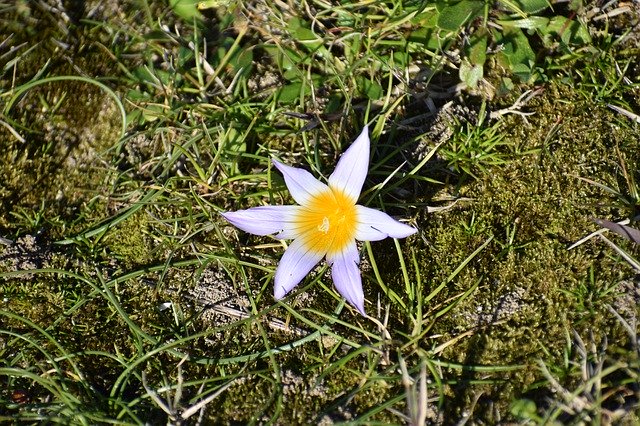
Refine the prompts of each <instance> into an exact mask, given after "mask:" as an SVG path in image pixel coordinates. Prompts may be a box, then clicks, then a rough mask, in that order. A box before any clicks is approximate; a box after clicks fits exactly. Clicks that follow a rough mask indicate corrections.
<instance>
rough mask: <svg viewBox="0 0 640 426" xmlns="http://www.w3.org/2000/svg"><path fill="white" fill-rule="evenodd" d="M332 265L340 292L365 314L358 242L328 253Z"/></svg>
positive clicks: (334, 281)
mask: <svg viewBox="0 0 640 426" xmlns="http://www.w3.org/2000/svg"><path fill="white" fill-rule="evenodd" d="M327 261H328V262H329V263H330V264H331V265H332V266H331V276H332V277H333V284H334V285H335V286H336V289H337V290H338V293H340V294H341V295H342V297H344V298H345V299H347V302H349V303H351V304H352V305H353V306H355V308H356V309H357V310H358V311H359V312H360V313H361V314H362V315H364V316H366V315H367V314H366V313H365V311H364V293H363V291H362V277H361V276H360V268H359V267H358V263H359V262H360V256H359V254H358V247H357V246H356V242H355V241H354V242H353V243H351V244H349V245H348V246H347V247H346V248H345V249H344V250H343V251H342V252H340V253H336V254H331V255H327Z"/></svg>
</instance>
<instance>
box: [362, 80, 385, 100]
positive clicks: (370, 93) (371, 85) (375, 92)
mask: <svg viewBox="0 0 640 426" xmlns="http://www.w3.org/2000/svg"><path fill="white" fill-rule="evenodd" d="M356 82H357V84H358V90H359V91H360V93H362V94H363V95H366V96H367V98H369V99H371V100H376V99H380V98H381V97H382V93H383V90H382V86H381V85H380V84H379V83H378V82H377V81H371V80H369V79H368V78H366V77H357V78H356Z"/></svg>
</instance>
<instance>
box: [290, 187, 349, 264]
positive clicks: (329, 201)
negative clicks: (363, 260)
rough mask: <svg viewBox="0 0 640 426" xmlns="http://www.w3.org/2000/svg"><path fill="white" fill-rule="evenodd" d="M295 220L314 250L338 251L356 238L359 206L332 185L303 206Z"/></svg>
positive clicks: (304, 239)
mask: <svg viewBox="0 0 640 426" xmlns="http://www.w3.org/2000/svg"><path fill="white" fill-rule="evenodd" d="M294 222H295V228H296V230H297V231H298V233H299V235H300V238H302V239H303V241H305V245H306V246H307V248H308V249H309V250H310V251H313V252H316V253H323V254H325V253H329V254H332V253H338V252H340V251H342V250H343V249H344V248H345V247H346V246H347V244H349V243H350V242H351V241H353V239H354V238H355V233H356V222H357V218H356V206H355V204H354V203H353V201H352V200H350V199H349V197H347V196H346V195H345V194H344V193H343V192H342V191H340V190H338V189H335V188H329V190H328V191H325V192H323V193H320V194H318V195H316V196H315V197H313V198H312V199H311V201H310V202H309V203H308V204H306V205H304V206H302V209H300V213H298V215H297V216H296V218H295V219H294Z"/></svg>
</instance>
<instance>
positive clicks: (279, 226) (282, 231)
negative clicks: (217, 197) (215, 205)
mask: <svg viewBox="0 0 640 426" xmlns="http://www.w3.org/2000/svg"><path fill="white" fill-rule="evenodd" d="M297 209H300V206H260V207H253V208H250V209H247V210H238V211H236V212H225V213H220V214H221V215H222V217H224V218H225V219H227V220H228V221H229V222H230V223H231V224H232V225H234V226H235V227H237V228H240V229H242V230H243V231H245V232H248V233H250V234H254V235H271V234H273V236H274V237H277V238H282V239H284V238H292V233H293V232H292V229H293V227H292V226H290V225H291V223H292V220H293V217H294V215H295V213H296V210H297Z"/></svg>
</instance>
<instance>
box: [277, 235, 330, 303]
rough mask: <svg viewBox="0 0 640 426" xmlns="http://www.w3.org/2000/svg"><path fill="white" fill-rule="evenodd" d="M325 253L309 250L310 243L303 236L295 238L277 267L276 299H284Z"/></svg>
mask: <svg viewBox="0 0 640 426" xmlns="http://www.w3.org/2000/svg"><path fill="white" fill-rule="evenodd" d="M323 257H324V253H318V252H316V251H313V250H309V245H308V244H306V243H305V242H304V240H303V239H302V238H298V239H297V240H294V241H293V242H292V243H291V245H289V248H287V250H286V251H285V252H284V254H283V255H282V259H280V263H279V264H278V268H277V269H276V277H275V283H274V284H275V285H274V290H273V293H274V294H273V295H274V297H275V298H276V300H280V299H282V298H283V297H284V296H285V295H286V294H287V293H289V292H290V291H291V290H292V289H293V288H294V287H295V286H297V285H298V283H300V281H302V279H303V278H304V277H305V276H306V275H307V274H308V273H309V271H311V270H312V269H313V267H314V266H316V264H317V263H318V262H320V260H322V258H323Z"/></svg>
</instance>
